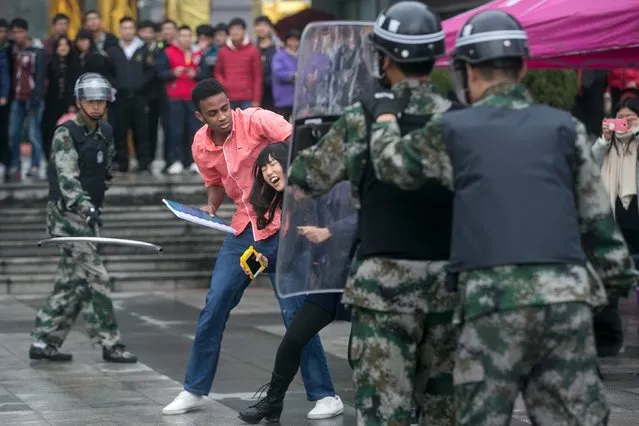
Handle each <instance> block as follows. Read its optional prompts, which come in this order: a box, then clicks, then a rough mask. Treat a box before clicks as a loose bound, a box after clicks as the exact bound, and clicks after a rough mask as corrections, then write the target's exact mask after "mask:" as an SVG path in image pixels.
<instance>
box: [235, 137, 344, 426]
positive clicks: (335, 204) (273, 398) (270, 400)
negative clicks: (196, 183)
mask: <svg viewBox="0 0 639 426" xmlns="http://www.w3.org/2000/svg"><path fill="white" fill-rule="evenodd" d="M287 155H288V145H286V144H285V143H275V144H272V145H269V146H267V147H266V148H264V150H263V151H262V152H261V153H260V155H259V156H258V158H257V160H256V162H255V168H254V172H253V175H254V177H255V183H254V185H253V189H252V191H251V195H250V197H249V202H250V203H251V205H252V207H253V210H254V211H255V214H256V216H257V227H258V228H264V227H266V226H267V225H268V224H269V223H270V222H271V221H272V220H273V218H274V217H275V214H276V211H277V210H278V209H281V207H282V200H283V191H284V187H285V186H286V184H285V182H286V159H287ZM312 204H313V203H310V202H309V205H310V207H311V208H310V209H309V212H310V213H311V214H310V216H314V214H313V213H317V215H318V216H319V217H321V218H323V219H322V220H321V221H320V222H321V223H322V227H316V226H303V227H299V228H303V229H299V228H298V232H300V233H301V234H302V235H303V236H304V237H305V238H306V239H307V240H308V241H310V242H311V243H312V244H313V248H312V249H311V250H310V252H309V253H303V251H304V248H302V247H301V248H300V249H299V253H300V256H299V257H297V258H296V259H287V260H290V261H291V262H295V263H296V264H300V265H302V268H303V269H304V271H300V274H299V277H297V279H304V277H305V275H306V272H308V271H306V269H307V265H308V264H309V263H307V262H305V261H303V260H302V259H303V258H305V256H306V255H310V257H311V259H312V261H311V262H310V264H312V265H313V267H312V269H314V270H316V271H315V272H316V273H318V275H319V276H321V277H322V279H330V280H335V281H336V282H338V283H340V285H341V286H343V285H344V284H345V283H346V276H347V273H348V270H349V263H350V262H349V261H348V259H344V261H343V262H341V263H343V264H339V265H338V264H336V262H331V264H330V269H331V271H326V268H324V265H323V262H322V260H323V259H324V257H325V255H326V254H328V253H331V252H333V251H335V250H336V249H337V247H336V246H335V245H334V244H332V243H333V242H334V241H335V240H340V241H339V243H338V245H340V246H341V247H344V246H349V247H350V246H351V245H352V244H354V242H355V233H356V229H357V211H356V210H355V208H354V207H353V206H352V202H351V198H350V183H348V182H341V183H339V184H337V185H336V186H335V187H334V188H333V189H331V191H329V193H328V194H326V195H325V196H323V197H322V200H321V201H320V202H319V203H318V204H319V205H321V206H330V207H329V208H326V209H325V210H327V211H322V212H315V211H311V210H314V209H313V208H312V207H313V206H312ZM328 210H330V211H328ZM300 212H302V213H304V209H300ZM294 222H295V223H304V221H303V220H300V221H298V220H295V221H294ZM306 223H308V222H306ZM263 259H264V260H266V261H267V263H268V265H269V266H270V267H271V268H273V267H274V266H275V258H263ZM287 269H290V270H292V269H294V268H287ZM311 272H312V271H311ZM329 272H330V273H329ZM291 279H296V277H291ZM341 299H342V294H341V293H323V294H315V293H313V294H309V295H307V296H306V298H305V299H304V303H303V304H302V306H300V308H299V309H298V310H297V312H296V313H295V316H294V317H293V320H292V321H291V324H290V325H289V327H288V329H287V330H286V334H285V335H284V338H283V339H282V343H280V346H279V348H278V350H277V355H276V358H275V366H274V368H273V375H272V378H271V382H270V383H269V384H268V391H267V394H266V396H265V397H264V398H262V399H260V400H259V401H258V402H257V403H256V404H254V405H252V406H250V407H248V408H247V409H245V410H242V411H240V412H239V417H240V418H241V419H242V420H244V421H245V422H247V423H250V424H256V423H259V422H260V421H261V420H262V419H264V418H266V419H267V421H269V422H274V421H278V420H279V418H280V414H281V413H282V409H283V401H284V395H285V394H286V391H287V389H288V386H289V385H290V383H291V382H292V381H293V378H294V377H295V374H297V370H298V369H299V366H300V359H301V357H302V350H303V349H304V347H305V346H306V344H307V343H308V342H309V341H310V340H311V339H312V338H313V337H314V336H315V335H316V334H317V333H318V332H319V331H320V330H322V329H323V328H324V327H326V326H327V325H329V324H330V323H331V322H333V321H350V311H349V310H347V309H346V308H345V307H344V305H342V303H341ZM343 407H344V406H343V403H342V401H341V399H340V398H339V396H337V395H335V396H330V397H326V398H323V399H321V400H319V401H318V402H317V404H316V406H315V408H314V409H313V410H311V412H309V414H308V415H307V417H308V418H309V419H321V418H327V413H330V415H331V416H335V415H339V414H341V413H342V411H343Z"/></svg>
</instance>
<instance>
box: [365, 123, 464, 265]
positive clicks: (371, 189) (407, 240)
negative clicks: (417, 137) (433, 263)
mask: <svg viewBox="0 0 639 426" xmlns="http://www.w3.org/2000/svg"><path fill="white" fill-rule="evenodd" d="M430 118H431V116H430V115H426V116H416V115H407V114H403V115H402V116H401V118H400V119H399V121H398V124H399V127H400V130H401V133H402V135H405V134H406V133H409V132H411V131H413V130H417V129H419V128H422V127H424V125H425V124H426V123H427V122H428V120H430ZM369 134H370V132H369ZM366 155H367V158H368V159H369V160H368V161H367V164H366V168H365V171H364V176H363V179H362V182H361V183H360V188H359V194H360V202H361V208H360V210H359V224H358V239H359V242H360V245H359V250H358V252H357V253H358V257H359V258H360V259H365V258H368V257H389V258H394V259H413V260H448V258H449V254H450V236H451V220H452V207H453V194H452V192H451V191H449V190H448V189H446V188H445V187H444V186H443V185H441V184H440V183H439V182H438V181H437V180H435V179H433V180H429V181H428V182H426V183H425V184H424V185H423V186H422V187H420V188H419V189H417V190H413V191H405V190H402V189H400V188H398V187H397V186H395V185H393V184H388V183H384V182H381V181H379V180H378V179H377V178H376V177H375V170H374V169H373V165H372V164H371V162H370V152H367V154H366Z"/></svg>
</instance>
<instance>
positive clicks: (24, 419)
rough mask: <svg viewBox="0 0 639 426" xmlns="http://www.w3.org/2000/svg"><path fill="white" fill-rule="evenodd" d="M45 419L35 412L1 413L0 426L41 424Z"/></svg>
mask: <svg viewBox="0 0 639 426" xmlns="http://www.w3.org/2000/svg"><path fill="white" fill-rule="evenodd" d="M42 421H43V418H42V417H40V415H39V414H38V413H36V412H35V411H30V410H29V411H5V412H2V413H0V425H3V426H4V425H23V424H26V423H28V422H36V423H37V422H40V423H42Z"/></svg>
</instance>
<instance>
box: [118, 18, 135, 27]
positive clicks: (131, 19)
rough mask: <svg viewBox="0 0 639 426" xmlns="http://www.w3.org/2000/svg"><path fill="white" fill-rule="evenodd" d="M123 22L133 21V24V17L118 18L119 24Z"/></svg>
mask: <svg viewBox="0 0 639 426" xmlns="http://www.w3.org/2000/svg"><path fill="white" fill-rule="evenodd" d="M125 22H133V25H134V26H135V19H133V18H132V17H130V16H124V17H122V18H121V19H120V25H122V24H124V23H125Z"/></svg>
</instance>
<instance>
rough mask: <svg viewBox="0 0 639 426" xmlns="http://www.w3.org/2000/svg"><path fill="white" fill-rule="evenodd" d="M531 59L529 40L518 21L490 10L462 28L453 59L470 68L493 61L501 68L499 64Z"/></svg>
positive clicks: (478, 15) (481, 13)
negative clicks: (513, 60) (509, 60)
mask: <svg viewBox="0 0 639 426" xmlns="http://www.w3.org/2000/svg"><path fill="white" fill-rule="evenodd" d="M529 56H530V54H529V51H528V36H527V34H526V31H524V29H523V28H522V26H521V24H520V23H519V21H517V19H516V18H515V17H513V16H512V15H510V14H508V13H506V12H502V11H501V10H488V11H485V12H480V13H478V14H477V15H475V16H473V17H471V18H470V19H469V20H468V21H467V22H466V23H465V24H464V25H463V26H462V28H461V29H460V30H459V34H458V35H457V40H456V41H455V49H454V50H453V52H452V54H451V59H452V60H453V61H461V62H466V63H468V64H471V65H474V64H479V63H482V62H487V61H491V62H494V63H495V67H496V68H498V67H499V63H500V60H504V59H506V60H508V59H523V58H528V57H529ZM506 62H508V61H506Z"/></svg>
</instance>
